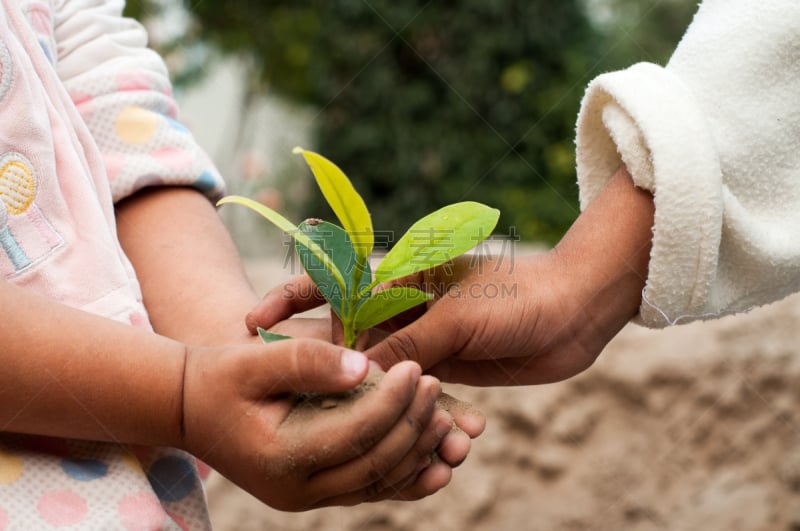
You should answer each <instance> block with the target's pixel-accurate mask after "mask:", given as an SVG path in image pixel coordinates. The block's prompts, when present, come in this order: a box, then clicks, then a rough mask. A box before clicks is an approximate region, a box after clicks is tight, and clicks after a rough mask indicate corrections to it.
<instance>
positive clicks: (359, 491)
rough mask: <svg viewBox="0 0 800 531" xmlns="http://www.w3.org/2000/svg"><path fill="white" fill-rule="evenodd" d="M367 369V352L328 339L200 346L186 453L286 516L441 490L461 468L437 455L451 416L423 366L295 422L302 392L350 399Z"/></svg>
mask: <svg viewBox="0 0 800 531" xmlns="http://www.w3.org/2000/svg"><path fill="white" fill-rule="evenodd" d="M367 370H368V361H367V359H366V357H365V356H364V355H363V354H359V353H354V352H351V351H347V350H345V349H343V348H341V347H337V346H334V345H330V344H327V343H325V342H322V341H316V340H306V339H295V340H285V341H278V342H275V343H272V344H269V345H242V346H237V347H223V348H195V347H191V348H189V350H188V353H187V360H186V372H185V378H184V426H185V432H184V436H183V444H182V446H183V447H184V448H185V449H186V450H188V451H189V452H191V453H193V454H194V455H196V456H197V457H198V458H200V459H202V460H204V461H206V462H207V463H208V464H209V465H211V466H212V467H213V468H215V469H216V470H217V471H219V472H220V473H222V474H223V475H225V476H226V477H228V478H229V479H230V480H232V481H233V482H235V483H237V484H238V485H239V486H241V487H242V488H244V489H246V490H247V491H248V492H250V493H251V494H253V495H254V496H256V497H257V498H259V499H261V500H262V501H264V502H265V503H267V504H269V505H271V506H272V507H275V508H277V509H281V510H290V511H298V510H305V509H310V508H314V507H320V506H325V505H352V504H356V503H360V502H363V501H373V500H378V499H384V498H397V499H416V498H421V497H424V496H427V495H429V494H432V493H434V492H436V491H437V490H439V489H440V488H441V487H443V486H444V485H446V484H447V483H448V482H449V479H450V467H449V466H447V465H445V464H443V463H438V464H433V465H431V455H432V454H433V452H434V451H435V450H436V448H437V447H438V446H439V445H440V441H441V440H442V439H443V437H444V436H445V434H447V433H448V432H449V430H450V422H451V420H450V418H449V417H448V416H447V415H446V414H445V413H444V412H443V411H440V410H435V409H434V402H435V400H436V397H437V396H438V395H439V393H440V386H439V383H438V381H437V380H436V379H435V378H432V377H430V376H420V372H421V371H420V368H419V366H418V365H416V364H414V363H403V364H398V365H397V366H396V367H394V368H392V370H390V371H389V372H388V373H386V375H385V376H384V378H383V380H382V381H381V382H380V384H379V385H378V387H377V388H376V389H375V390H374V391H373V392H371V393H370V394H369V397H368V399H359V400H356V401H355V402H354V403H352V405H350V406H349V407H348V406H345V407H336V408H332V409H327V410H321V411H320V413H319V414H315V415H310V416H305V415H302V414H292V404H293V401H292V397H291V395H293V394H294V393H298V392H321V393H328V392H341V391H345V390H348V389H351V388H353V387H354V386H355V385H357V384H358V383H359V382H360V381H361V380H363V378H364V376H365V375H366V373H367Z"/></svg>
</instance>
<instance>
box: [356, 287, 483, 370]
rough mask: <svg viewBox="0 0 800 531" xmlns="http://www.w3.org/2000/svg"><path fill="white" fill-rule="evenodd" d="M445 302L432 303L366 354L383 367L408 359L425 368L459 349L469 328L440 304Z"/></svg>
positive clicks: (468, 334) (468, 332) (467, 336)
mask: <svg viewBox="0 0 800 531" xmlns="http://www.w3.org/2000/svg"><path fill="white" fill-rule="evenodd" d="M445 302H446V301H440V302H438V303H436V304H434V305H433V306H432V307H431V308H430V309H429V310H428V312H427V313H425V314H424V315H423V316H422V317H420V318H419V319H417V320H416V321H414V322H413V323H411V324H410V325H408V326H406V327H405V328H403V329H401V330H398V331H397V332H394V333H393V334H391V335H390V336H388V337H387V338H386V339H384V340H383V341H381V342H380V343H378V344H377V345H375V346H373V347H371V348H369V349H368V350H367V351H366V354H367V356H369V358H370V359H372V360H374V361H376V362H377V363H378V364H379V365H380V366H381V367H383V368H384V369H386V368H388V367H391V366H392V365H394V364H395V363H399V362H401V361H405V360H411V361H416V362H417V363H419V364H420V366H422V369H423V370H426V369H428V368H429V367H431V366H433V365H435V364H436V363H438V362H439V361H441V360H443V359H445V358H447V357H449V356H451V355H453V354H455V353H457V352H458V351H460V350H461V349H462V348H463V346H464V345H465V344H466V342H467V340H468V338H469V336H470V333H471V332H470V330H469V329H468V328H467V326H468V325H466V324H463V323H461V322H460V321H461V320H460V319H458V318H457V317H455V316H454V315H453V314H452V312H450V311H449V310H448V308H446V307H444V306H442V304H444V303H445ZM450 306H452V305H450ZM450 309H453V310H455V309H454V308H450Z"/></svg>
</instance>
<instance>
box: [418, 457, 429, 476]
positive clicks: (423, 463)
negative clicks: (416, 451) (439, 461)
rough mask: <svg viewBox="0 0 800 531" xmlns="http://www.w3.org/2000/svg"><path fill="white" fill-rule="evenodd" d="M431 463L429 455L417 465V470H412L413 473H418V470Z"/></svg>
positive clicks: (420, 470)
mask: <svg viewBox="0 0 800 531" xmlns="http://www.w3.org/2000/svg"><path fill="white" fill-rule="evenodd" d="M431 463H433V459H431V456H428V457H426V458H425V459H423V461H422V462H421V463H420V464H418V465H417V470H416V471H415V472H414V475H417V474H419V473H420V472H422V471H423V470H425V469H426V468H428V467H429V466H431Z"/></svg>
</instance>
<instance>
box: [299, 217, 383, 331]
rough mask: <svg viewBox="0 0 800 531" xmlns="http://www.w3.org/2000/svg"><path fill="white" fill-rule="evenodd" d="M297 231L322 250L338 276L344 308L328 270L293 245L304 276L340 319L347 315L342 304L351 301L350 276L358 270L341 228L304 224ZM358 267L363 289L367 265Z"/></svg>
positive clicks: (368, 272) (367, 279)
mask: <svg viewBox="0 0 800 531" xmlns="http://www.w3.org/2000/svg"><path fill="white" fill-rule="evenodd" d="M298 228H299V229H300V230H301V231H303V233H304V234H305V235H306V236H308V237H309V238H310V239H311V240H312V241H314V242H315V243H316V244H317V245H319V246H320V247H321V248H322V250H323V251H325V253H326V254H327V255H328V256H329V257H330V258H331V260H332V261H333V263H334V264H335V265H336V267H337V268H338V269H339V271H340V272H341V273H342V276H343V277H344V281H345V289H344V301H345V304H344V305H343V304H342V290H341V289H340V288H339V285H338V284H337V283H336V282H335V279H334V278H333V276H332V275H331V274H330V271H328V270H327V269H326V268H325V267H324V266H323V264H322V262H320V261H319V259H318V258H317V257H316V256H315V255H314V254H313V253H311V252H310V251H309V250H308V249H306V248H305V247H303V246H302V245H300V244H296V245H295V248H296V249H297V254H298V256H299V257H300V262H301V263H302V264H303V268H304V269H305V270H306V273H308V276H310V277H311V280H313V281H314V284H316V285H317V288H319V290H320V292H321V293H322V295H323V297H325V300H327V301H328V303H330V305H331V308H333V311H335V312H336V315H338V316H339V317H340V318H343V316H344V315H346V314H347V307H346V305H347V304H348V303H349V301H350V300H351V299H352V298H353V283H354V277H355V275H354V273H355V268H357V267H359V265H358V262H357V260H356V252H355V250H354V249H353V244H352V243H351V241H350V237H349V236H348V234H347V232H345V231H344V229H342V228H341V227H339V226H338V225H335V224H333V223H329V222H327V221H314V222H310V221H304V222H303V223H301V224H300V225H299V227H298ZM361 267H363V271H362V272H361V275H360V282H359V288H358V289H359V290H362V289H365V288H366V287H367V286H368V285H369V283H370V281H371V280H372V270H371V269H370V267H369V262H364V264H363V265H362V266H361Z"/></svg>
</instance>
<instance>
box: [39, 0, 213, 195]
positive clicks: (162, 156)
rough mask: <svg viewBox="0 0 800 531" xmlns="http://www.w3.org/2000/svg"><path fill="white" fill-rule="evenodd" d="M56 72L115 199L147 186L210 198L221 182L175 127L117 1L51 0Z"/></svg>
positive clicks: (160, 69)
mask: <svg viewBox="0 0 800 531" xmlns="http://www.w3.org/2000/svg"><path fill="white" fill-rule="evenodd" d="M53 3H54V6H53V7H54V17H53V28H54V29H53V35H54V41H55V42H54V44H55V47H56V55H57V57H56V58H55V62H56V69H57V71H58V74H59V77H60V78H61V79H62V81H63V83H64V86H65V87H66V89H67V91H68V92H69V94H70V96H71V98H72V100H73V102H74V103H75V105H76V107H77V108H78V111H79V112H80V114H81V116H82V117H83V119H84V121H85V122H86V124H87V126H88V128H89V130H90V132H91V134H92V136H93V137H94V139H95V141H96V142H97V145H98V147H99V148H100V151H101V152H102V155H103V159H104V161H105V167H106V170H107V173H108V178H109V181H110V184H111V191H112V194H113V198H114V201H119V200H120V199H123V198H125V197H127V196H129V195H131V194H133V193H135V192H136V191H138V190H140V189H142V188H144V187H147V186H159V185H173V186H175V185H179V186H191V187H194V188H196V189H198V190H200V191H202V192H203V193H204V194H206V195H207V196H208V197H209V198H211V199H215V198H218V197H219V196H221V195H222V192H223V188H224V183H223V181H222V178H221V177H220V175H219V172H218V171H217V170H216V168H215V167H214V164H213V163H212V161H211V160H210V158H209V157H208V156H207V155H206V153H205V152H204V151H203V149H201V148H200V146H199V145H198V144H197V142H196V141H195V140H194V138H193V136H192V134H191V133H190V132H189V130H188V129H187V128H186V127H184V126H183V125H181V123H180V122H179V121H178V119H177V118H178V116H177V115H178V109H177V105H176V103H175V100H174V99H173V97H172V87H171V84H170V80H169V76H168V73H167V69H166V66H165V65H164V62H163V60H162V59H161V57H160V56H159V55H158V54H157V53H156V52H154V51H152V50H150V49H149V48H147V33H146V31H145V29H144V28H143V27H142V26H141V25H140V24H138V23H137V22H136V21H134V20H131V19H127V18H124V17H123V16H122V9H123V7H124V1H123V0H54V2H53Z"/></svg>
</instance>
